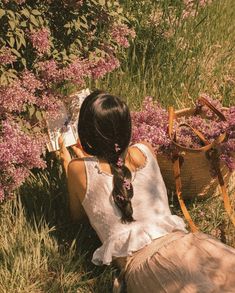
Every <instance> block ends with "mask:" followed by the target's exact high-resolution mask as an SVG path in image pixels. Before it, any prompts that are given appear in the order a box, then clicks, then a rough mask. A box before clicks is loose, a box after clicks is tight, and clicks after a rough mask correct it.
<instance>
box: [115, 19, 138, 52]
mask: <svg viewBox="0 0 235 293" xmlns="http://www.w3.org/2000/svg"><path fill="white" fill-rule="evenodd" d="M111 37H112V39H113V40H114V41H115V42H116V43H117V44H119V45H120V46H122V47H124V48H128V47H129V46H130V44H129V41H128V37H131V38H132V39H133V38H135V31H134V30H133V29H130V28H128V26H127V25H123V24H122V25H117V26H114V27H113V28H112V31H111Z"/></svg>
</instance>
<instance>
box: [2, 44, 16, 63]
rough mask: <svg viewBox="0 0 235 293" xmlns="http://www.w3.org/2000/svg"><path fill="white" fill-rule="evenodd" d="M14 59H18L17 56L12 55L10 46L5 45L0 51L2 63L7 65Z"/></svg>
mask: <svg viewBox="0 0 235 293" xmlns="http://www.w3.org/2000/svg"><path fill="white" fill-rule="evenodd" d="M14 61H16V56H14V55H12V52H11V50H10V48H7V47H3V48H2V49H1V51H0V63H1V64H3V65H6V64H11V63H13V62H14Z"/></svg>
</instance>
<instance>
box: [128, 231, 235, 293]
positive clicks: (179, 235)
mask: <svg viewBox="0 0 235 293" xmlns="http://www.w3.org/2000/svg"><path fill="white" fill-rule="evenodd" d="M125 280H126V288H127V292H128V293H162V292H164V293H181V292H182V293H210V292H213V293H235V249H234V248H232V247H229V246H227V245H225V244H223V243H221V242H220V241H218V240H216V239H215V238H213V237H211V236H209V235H206V234H204V233H200V232H197V233H188V234H186V233H184V232H182V231H176V232H173V233H170V234H168V235H166V236H163V237H161V238H158V239H156V240H154V241H153V242H152V243H151V244H149V245H147V246H146V247H144V248H143V249H141V250H140V251H138V252H136V253H135V254H134V255H133V256H132V257H130V258H129V259H128V263H127V266H126V272H125Z"/></svg>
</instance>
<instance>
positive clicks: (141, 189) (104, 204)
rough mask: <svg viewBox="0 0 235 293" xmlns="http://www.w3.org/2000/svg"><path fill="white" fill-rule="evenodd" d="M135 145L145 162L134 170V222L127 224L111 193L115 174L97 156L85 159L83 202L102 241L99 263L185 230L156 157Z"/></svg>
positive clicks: (97, 253)
mask: <svg viewBox="0 0 235 293" xmlns="http://www.w3.org/2000/svg"><path fill="white" fill-rule="evenodd" d="M134 146H135V147H137V148H138V149H139V150H141V151H142V153H143V154H144V156H145V158H146V161H145V165H144V166H143V167H141V168H140V169H138V170H137V171H135V172H133V173H132V185H133V190H134V196H133V198H132V207H133V217H134V219H135V221H134V222H131V223H128V224H122V222H121V220H120V219H121V212H120V211H119V209H118V208H117V207H116V205H115V203H114V201H113V198H112V195H111V192H112V189H113V185H112V181H113V175H111V174H108V173H105V172H103V171H101V170H100V168H99V165H98V160H97V159H96V158H95V157H89V158H85V166H86V172H87V191H86V195H85V198H84V200H83V202H82V204H83V207H84V209H85V211H86V213H87V215H88V218H89V220H90V223H91V225H92V226H93V228H94V229H95V231H96V232H97V234H98V236H99V238H100V240H101V242H102V246H101V247H99V248H98V249H97V250H96V251H95V252H94V254H93V258H92V262H93V263H95V264H96V265H101V264H106V265H108V264H110V263H111V261H112V260H113V258H115V257H124V256H128V255H131V254H132V252H135V251H137V250H139V249H140V248H142V247H144V246H145V245H147V244H149V243H150V242H151V241H152V240H153V239H155V238H158V237H161V236H164V235H166V234H168V233H170V232H172V231H173V230H183V231H186V229H185V224H184V222H183V220H182V219H181V218H179V217H178V216H176V215H172V214H171V212H170V209H169V205H168V198H167V192H166V187H165V184H164V182H163V179H162V176H161V173H160V169H159V166H158V163H157V160H156V159H155V157H154V156H153V154H152V153H151V151H150V150H149V148H148V147H147V146H146V145H144V144H140V143H138V144H135V145H134ZM186 232H187V231H186Z"/></svg>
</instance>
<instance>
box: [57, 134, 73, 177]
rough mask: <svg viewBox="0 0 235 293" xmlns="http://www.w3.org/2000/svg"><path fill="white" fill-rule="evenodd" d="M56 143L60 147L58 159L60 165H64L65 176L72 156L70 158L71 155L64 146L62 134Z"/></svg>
mask: <svg viewBox="0 0 235 293" xmlns="http://www.w3.org/2000/svg"><path fill="white" fill-rule="evenodd" d="M58 144H59V147H60V150H59V157H60V160H61V162H62V165H63V167H64V170H65V173H66V176H67V174H68V165H69V162H70V161H71V160H72V158H71V155H70V153H69V151H68V149H67V148H66V146H65V144H64V139H63V136H62V135H61V136H60V137H59V138H58Z"/></svg>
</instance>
